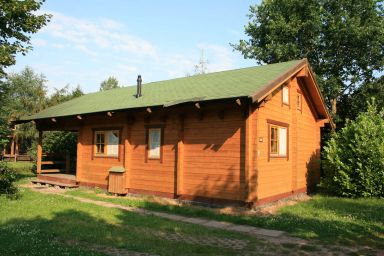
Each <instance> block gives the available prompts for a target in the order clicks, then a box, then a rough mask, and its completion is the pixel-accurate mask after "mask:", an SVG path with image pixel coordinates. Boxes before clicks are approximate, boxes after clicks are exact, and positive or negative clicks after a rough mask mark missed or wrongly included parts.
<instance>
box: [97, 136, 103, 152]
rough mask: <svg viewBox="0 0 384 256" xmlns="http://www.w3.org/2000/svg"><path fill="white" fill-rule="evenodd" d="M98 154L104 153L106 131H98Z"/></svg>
mask: <svg viewBox="0 0 384 256" xmlns="http://www.w3.org/2000/svg"><path fill="white" fill-rule="evenodd" d="M96 154H104V133H102V132H98V133H96Z"/></svg>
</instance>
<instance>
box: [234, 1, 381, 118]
mask: <svg viewBox="0 0 384 256" xmlns="http://www.w3.org/2000/svg"><path fill="white" fill-rule="evenodd" d="M383 9H384V8H383V2H382V1H379V0H365V1H353V0H342V1H333V0H308V1H301V0H279V1H277V0H269V1H264V2H262V3H261V5H260V6H251V7H250V13H249V15H248V17H249V19H250V21H249V23H248V24H247V25H246V26H245V33H246V34H247V35H248V36H249V37H250V38H249V39H247V40H240V42H239V44H236V45H233V44H232V46H233V47H234V49H236V50H238V51H240V52H241V53H242V54H243V55H244V57H245V58H250V59H256V61H257V62H258V63H260V64H262V63H268V64H269V63H276V62H282V61H288V60H292V59H301V58H308V60H309V62H310V64H311V66H312V68H313V70H314V72H315V73H316V75H317V78H318V81H319V84H320V87H321V89H322V92H323V94H324V96H325V99H326V102H327V103H328V105H329V106H330V107H331V108H332V112H333V113H336V111H337V108H336V106H337V104H336V102H337V101H338V100H340V97H341V96H342V95H344V94H351V93H353V92H354V90H356V89H357V88H358V87H359V86H361V85H362V84H364V83H371V82H372V81H374V80H375V79H376V78H377V76H380V72H381V71H383V67H384V48H383V45H384V12H383ZM363 101H365V99H364V100H363Z"/></svg>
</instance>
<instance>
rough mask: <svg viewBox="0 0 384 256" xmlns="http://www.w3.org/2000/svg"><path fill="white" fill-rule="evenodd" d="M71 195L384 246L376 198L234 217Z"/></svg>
mask: <svg viewBox="0 0 384 256" xmlns="http://www.w3.org/2000/svg"><path fill="white" fill-rule="evenodd" d="M73 195H75V196H80V197H87V198H91V199H95V200H99V201H107V202H113V203H117V204H121V205H125V206H132V207H138V208H144V209H147V210H153V211H161V212H167V213H173V214H179V215H183V216H189V217H203V218H207V219H214V220H218V221H228V222H232V223H237V224H244V225H252V226H256V227H261V228H268V229H277V230H283V231H287V232H289V233H290V234H292V235H295V236H299V237H303V238H310V239H319V240H321V241H323V242H326V243H336V244H337V243H339V244H348V245H362V246H365V245H370V246H374V247H377V248H384V214H383V212H384V201H383V200H380V199H343V198H335V197H325V196H314V197H313V198H312V199H311V200H309V201H307V202H301V203H298V204H296V205H293V206H287V207H283V208H281V209H280V211H279V212H278V213H277V214H275V215H250V216H244V215H243V216H235V215H225V214H219V213H218V212H217V211H215V210H213V209H210V208H204V207H195V206H185V205H181V206H180V205H162V204H159V203H155V202H150V201H147V200H140V199H137V200H135V199H127V198H103V197H98V196H97V195H94V194H89V193H81V192H79V191H77V192H75V191H74V193H73Z"/></svg>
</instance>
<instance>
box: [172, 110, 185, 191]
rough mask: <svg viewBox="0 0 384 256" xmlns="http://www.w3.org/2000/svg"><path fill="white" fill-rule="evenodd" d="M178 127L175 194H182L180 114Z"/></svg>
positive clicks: (181, 126) (181, 132) (182, 138)
mask: <svg viewBox="0 0 384 256" xmlns="http://www.w3.org/2000/svg"><path fill="white" fill-rule="evenodd" d="M179 122H180V127H179V134H178V135H179V140H178V142H177V156H176V159H177V162H176V163H177V166H176V173H175V176H176V177H175V179H176V182H175V186H176V188H175V190H174V191H175V194H177V195H182V194H183V193H184V187H183V184H184V181H183V165H184V116H183V115H180V117H179Z"/></svg>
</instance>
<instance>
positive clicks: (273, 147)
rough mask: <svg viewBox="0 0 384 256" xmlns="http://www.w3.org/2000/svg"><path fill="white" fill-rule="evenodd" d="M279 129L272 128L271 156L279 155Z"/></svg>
mask: <svg viewBox="0 0 384 256" xmlns="http://www.w3.org/2000/svg"><path fill="white" fill-rule="evenodd" d="M277 136H278V135H277V127H271V154H277V153H278V151H277V148H278V140H277Z"/></svg>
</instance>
